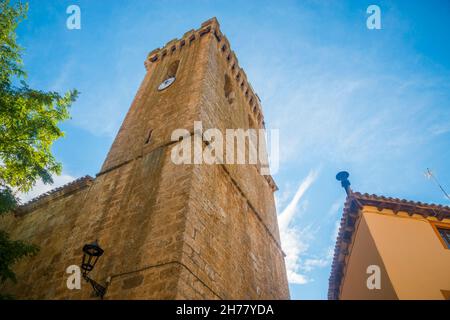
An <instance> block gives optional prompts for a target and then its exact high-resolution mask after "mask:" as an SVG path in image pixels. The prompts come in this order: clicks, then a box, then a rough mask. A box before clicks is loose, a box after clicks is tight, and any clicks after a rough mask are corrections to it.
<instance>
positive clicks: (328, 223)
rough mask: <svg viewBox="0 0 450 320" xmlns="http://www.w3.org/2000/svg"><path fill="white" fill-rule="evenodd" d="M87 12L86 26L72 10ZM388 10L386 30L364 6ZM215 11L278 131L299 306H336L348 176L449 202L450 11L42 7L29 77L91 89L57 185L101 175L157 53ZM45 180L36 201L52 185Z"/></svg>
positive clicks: (120, 4)
mask: <svg viewBox="0 0 450 320" xmlns="http://www.w3.org/2000/svg"><path fill="white" fill-rule="evenodd" d="M72 4H76V5H79V6H80V8H81V24H82V25H81V27H82V28H81V30H68V29H67V28H66V19H67V17H68V15H67V14H66V8H67V7H68V6H69V5H72ZM370 4H376V5H378V6H379V7H380V8H381V19H382V20H381V23H382V29H381V30H368V29H367V28H366V18H367V16H368V15H367V14H366V9H367V7H368V6H369V5H370ZM212 16H216V17H217V18H218V19H219V22H220V24H221V28H222V31H223V32H224V33H225V34H226V35H227V37H228V39H229V40H230V43H231V46H232V48H233V50H234V51H235V52H236V54H237V56H238V58H239V62H240V65H241V67H243V68H244V70H245V71H246V73H247V75H248V79H249V81H250V82H251V84H252V86H253V88H254V89H255V90H256V92H257V93H258V95H259V96H260V97H261V100H262V105H263V110H264V114H265V119H266V123H267V126H268V127H269V128H276V129H280V139H281V153H280V157H281V163H280V164H281V166H280V170H279V172H278V173H277V174H276V175H275V176H274V178H275V180H276V182H277V183H278V185H279V188H280V190H279V191H278V192H277V194H276V200H277V207H278V213H279V218H280V219H279V221H280V228H281V231H282V238H283V247H284V249H285V251H286V253H287V254H288V257H287V265H288V273H289V279H290V282H291V283H290V290H291V296H292V298H293V299H326V296H327V286H328V276H329V272H330V263H331V256H330V253H331V250H332V248H333V247H334V242H335V237H336V226H337V223H338V221H339V219H340V216H341V211H342V205H343V202H344V191H343V190H342V189H341V188H340V185H339V183H338V182H336V181H335V179H334V176H335V174H336V173H337V172H338V171H340V170H342V169H345V170H348V171H349V172H350V174H351V176H350V181H351V182H352V187H353V189H354V190H357V191H362V192H369V193H377V194H382V195H386V196H393V197H401V198H407V199H411V200H420V201H424V202H435V203H442V204H447V205H450V201H448V200H447V199H445V198H444V196H443V194H442V193H441V192H440V191H439V190H438V188H437V187H436V186H435V185H434V184H433V183H432V182H431V181H429V180H427V179H426V178H425V177H424V174H423V173H424V172H425V170H426V168H427V167H429V168H431V169H432V170H433V172H434V173H435V174H436V175H437V177H438V178H439V180H440V181H441V182H442V184H443V185H444V187H447V190H450V171H449V170H448V167H449V163H450V35H449V32H448V30H450V3H449V2H447V1H395V2H394V1H374V0H373V1H362V0H361V1H358V0H354V1H318V0H314V1H313V0H310V1H261V0H258V1H256V0H255V1H250V0H248V1H231V0H227V1H219V0H215V1H207V0H203V1H168V0H167V1H164V0H163V1H148V0H147V1H144V0H142V1H139V0H133V1H125V0H123V1H119V0H116V1H101V0H89V1H87V0H86V1H76V0H70V1H63V0H59V1H46V0H31V1H30V11H29V18H28V20H26V21H25V22H24V23H22V24H21V26H20V28H19V30H18V41H19V42H20V43H21V44H22V45H23V46H24V47H25V48H26V51H25V54H24V61H25V66H26V69H27V71H28V73H29V79H28V81H29V83H30V84H31V85H32V86H33V87H36V88H39V89H43V90H57V91H66V90H68V89H72V88H77V89H78V90H79V91H81V95H80V97H79V99H78V101H77V102H76V103H75V104H74V105H73V108H72V119H71V120H70V121H67V122H65V123H64V125H63V129H64V130H65V131H66V137H65V138H63V139H61V140H59V141H58V142H57V143H56V144H55V146H54V152H55V154H56V156H57V158H58V159H59V160H60V161H61V162H62V163H63V166H64V172H63V175H62V176H61V177H57V178H56V179H55V182H56V183H55V186H56V185H59V184H63V183H66V182H68V181H70V180H72V179H74V178H76V177H80V176H83V175H86V174H90V175H95V174H96V173H97V172H98V171H99V168H100V166H101V164H102V162H103V160H104V158H105V156H106V153H107V151H108V149H109V147H110V145H111V143H112V140H113V138H114V136H115V134H116V132H117V130H118V128H119V126H120V124H121V122H122V120H123V118H124V116H125V113H126V111H127V110H128V108H129V106H130V103H131V101H132V99H133V97H134V94H135V92H136V90H137V88H138V86H139V84H140V82H141V80H142V79H143V77H144V74H145V69H144V66H143V62H144V59H145V57H146V55H147V53H148V52H150V51H151V50H152V49H154V48H157V47H160V46H162V45H164V44H165V43H166V42H167V41H169V40H171V39H173V38H179V37H181V36H182V35H183V33H184V32H186V31H187V30H190V29H193V28H198V27H199V25H200V23H201V22H203V21H205V20H207V19H209V18H210V17H212ZM55 186H52V187H47V186H42V185H41V184H39V185H38V186H36V189H35V190H34V191H33V192H32V193H31V194H30V195H28V198H29V197H31V196H33V195H35V194H37V193H40V192H42V191H46V190H48V188H53V187H55Z"/></svg>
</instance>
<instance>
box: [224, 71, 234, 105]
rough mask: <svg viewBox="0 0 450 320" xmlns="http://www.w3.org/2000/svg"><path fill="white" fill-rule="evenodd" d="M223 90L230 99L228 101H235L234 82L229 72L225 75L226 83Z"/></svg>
mask: <svg viewBox="0 0 450 320" xmlns="http://www.w3.org/2000/svg"><path fill="white" fill-rule="evenodd" d="M223 90H224V94H225V98H226V99H227V100H228V102H229V103H233V100H234V92H233V84H232V82H231V79H230V77H229V76H228V75H227V74H226V75H225V84H224V87H223Z"/></svg>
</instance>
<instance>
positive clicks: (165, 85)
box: [158, 77, 175, 91]
mask: <svg viewBox="0 0 450 320" xmlns="http://www.w3.org/2000/svg"><path fill="white" fill-rule="evenodd" d="M174 82H175V77H171V78H168V79H166V80H164V81H163V82H161V84H160V85H159V87H158V90H159V91H161V90H164V89H166V88H168V87H170V85H171V84H172V83H174Z"/></svg>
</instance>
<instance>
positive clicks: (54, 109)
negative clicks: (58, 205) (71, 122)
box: [0, 0, 78, 283]
mask: <svg viewBox="0 0 450 320" xmlns="http://www.w3.org/2000/svg"><path fill="white" fill-rule="evenodd" d="M27 10H28V4H23V3H21V2H18V3H15V4H14V5H12V4H11V3H10V1H9V0H0V215H1V214H4V213H6V212H9V211H11V210H12V209H14V208H15V207H16V206H17V205H18V199H17V197H16V195H15V193H16V192H19V191H20V192H27V191H29V190H30V189H31V188H32V187H33V185H34V184H35V183H36V182H37V181H39V180H42V181H43V182H44V183H52V182H53V181H52V175H53V174H60V173H61V164H60V163H59V162H58V161H57V160H56V159H55V157H54V156H53V154H52V152H51V146H52V144H53V142H54V141H55V140H57V139H58V138H60V137H62V136H63V135H64V133H63V132H62V131H61V129H60V128H59V127H58V124H59V123H60V122H61V121H64V120H66V119H68V118H69V116H70V115H69V107H70V105H71V104H72V103H73V102H74V101H75V99H76V97H77V95H78V92H77V91H76V90H73V91H69V92H67V93H65V94H63V95H60V94H59V93H57V92H45V91H41V90H36V89H32V88H30V87H29V86H28V85H27V83H26V82H25V80H26V72H25V70H24V67H23V62H22V51H23V49H22V48H21V47H20V46H19V45H18V44H17V42H16V29H17V27H18V24H19V23H20V22H21V21H22V20H24V19H25V18H26V13H27ZM36 252H37V247H36V246H33V245H29V244H26V243H24V242H22V241H13V240H11V239H10V238H9V236H8V234H7V233H6V232H4V231H0V283H2V282H5V281H6V280H8V279H10V280H12V281H15V280H16V278H15V275H14V272H13V271H12V269H11V266H12V265H13V264H14V263H16V262H17V261H18V260H20V259H21V258H23V257H25V256H28V255H32V254H35V253H36Z"/></svg>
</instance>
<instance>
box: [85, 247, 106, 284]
mask: <svg viewBox="0 0 450 320" xmlns="http://www.w3.org/2000/svg"><path fill="white" fill-rule="evenodd" d="M102 254H103V249H102V248H100V246H99V245H98V243H97V241H95V242H93V243H89V244H85V245H84V246H83V260H82V262H81V270H83V275H85V276H86V275H87V274H88V273H89V272H91V271H92V270H93V269H94V267H95V264H96V263H97V260H98V258H100V257H101V256H102Z"/></svg>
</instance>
